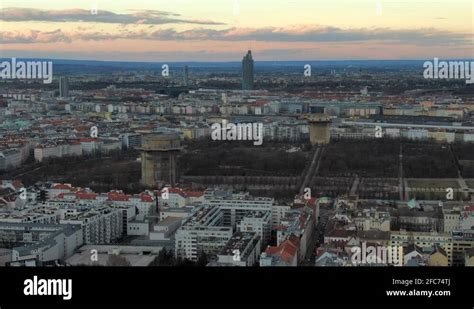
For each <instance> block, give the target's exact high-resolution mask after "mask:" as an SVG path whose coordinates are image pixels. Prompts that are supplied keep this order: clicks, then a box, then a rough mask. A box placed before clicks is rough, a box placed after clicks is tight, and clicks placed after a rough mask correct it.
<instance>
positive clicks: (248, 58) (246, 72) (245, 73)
mask: <svg viewBox="0 0 474 309" xmlns="http://www.w3.org/2000/svg"><path fill="white" fill-rule="evenodd" d="M242 90H253V58H252V51H250V50H249V51H248V52H247V55H245V56H244V59H242Z"/></svg>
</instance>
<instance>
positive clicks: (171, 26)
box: [0, 0, 474, 61]
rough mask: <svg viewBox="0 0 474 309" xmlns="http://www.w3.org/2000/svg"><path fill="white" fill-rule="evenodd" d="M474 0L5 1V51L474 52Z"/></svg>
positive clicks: (178, 56) (150, 54) (361, 55)
mask: <svg viewBox="0 0 474 309" xmlns="http://www.w3.org/2000/svg"><path fill="white" fill-rule="evenodd" d="M473 2H474V1H473V0H438V1H429V0H398V1H390V0H380V1H376V0H356V1H354V0H325V1H323V0H166V1H165V0H135V1H131V0H80V1H75V0H67V1H65V0H48V1H41V0H29V1H27V0H1V2H0V12H1V13H0V44H1V47H0V57H30V58H34V57H41V58H53V59H90V60H130V61H239V60H241V58H242V56H243V55H244V54H245V51H246V50H247V49H252V51H253V54H254V58H255V60H257V61H258V60H339V59H344V60H351V59H430V58H431V59H432V58H434V57H438V58H474V18H473V16H474V5H473ZM96 9H97V10H96Z"/></svg>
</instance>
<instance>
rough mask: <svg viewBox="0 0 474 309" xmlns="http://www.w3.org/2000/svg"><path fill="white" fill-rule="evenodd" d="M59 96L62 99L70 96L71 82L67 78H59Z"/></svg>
mask: <svg viewBox="0 0 474 309" xmlns="http://www.w3.org/2000/svg"><path fill="white" fill-rule="evenodd" d="M59 96H60V97H62V98H67V97H68V96H69V81H68V79H67V77H66V76H61V77H60V78H59Z"/></svg>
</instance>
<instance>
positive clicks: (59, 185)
mask: <svg viewBox="0 0 474 309" xmlns="http://www.w3.org/2000/svg"><path fill="white" fill-rule="evenodd" d="M51 189H62V190H69V189H71V185H70V184H65V183H56V184H54V185H53V186H52V187H51Z"/></svg>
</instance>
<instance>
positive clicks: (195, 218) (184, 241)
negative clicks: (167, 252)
mask: <svg viewBox="0 0 474 309" xmlns="http://www.w3.org/2000/svg"><path fill="white" fill-rule="evenodd" d="M223 219H224V216H223V213H222V212H221V211H220V209H219V208H218V207H211V206H202V207H201V208H200V209H199V210H198V211H196V212H195V213H194V214H193V215H192V216H191V217H190V218H188V219H186V221H185V222H184V223H183V226H181V227H180V228H179V229H178V231H177V232H176V235H175V254H176V257H178V258H181V259H189V260H191V261H197V260H198V259H199V256H200V255H201V254H202V253H205V254H208V255H216V254H218V253H219V251H220V250H221V249H222V248H223V247H224V246H225V245H226V243H227V241H228V240H229V239H230V238H231V237H232V234H233V230H232V228H231V227H224V226H222V222H223Z"/></svg>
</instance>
